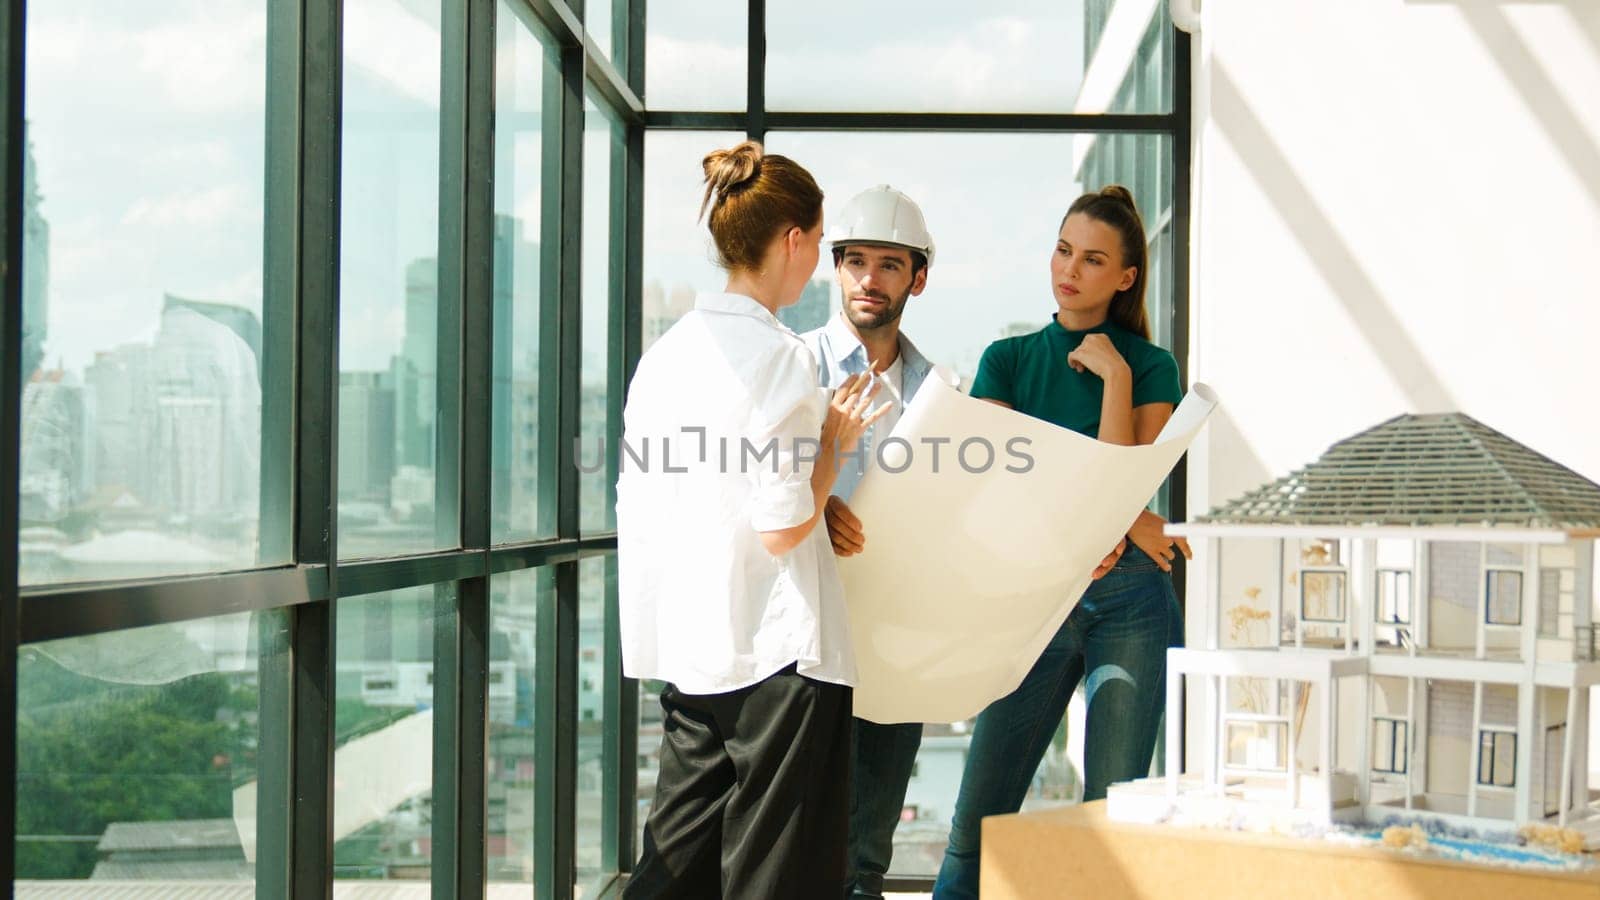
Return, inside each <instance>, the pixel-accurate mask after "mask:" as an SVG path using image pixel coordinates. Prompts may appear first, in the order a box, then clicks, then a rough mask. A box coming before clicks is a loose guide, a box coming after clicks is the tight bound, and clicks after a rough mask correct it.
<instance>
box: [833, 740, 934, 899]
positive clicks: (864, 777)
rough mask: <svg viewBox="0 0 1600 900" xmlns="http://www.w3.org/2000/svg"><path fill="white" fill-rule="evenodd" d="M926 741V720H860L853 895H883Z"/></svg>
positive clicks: (855, 777)
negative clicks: (919, 750) (914, 768)
mask: <svg viewBox="0 0 1600 900" xmlns="http://www.w3.org/2000/svg"><path fill="white" fill-rule="evenodd" d="M920 746H922V725H921V723H918V722H912V723H910V724H902V725H879V724H878V723H876V722H868V721H867V720H865V719H856V720H855V771H854V773H853V776H852V778H853V781H854V786H853V788H852V792H851V798H850V870H849V880H850V881H849V889H848V890H847V892H846V896H847V897H852V898H862V897H882V896H883V874H884V873H885V872H887V871H888V870H889V857H890V855H891V854H893V852H894V829H895V826H896V825H898V824H900V811H901V810H902V809H904V808H905V803H906V785H907V784H909V783H910V781H911V767H912V765H913V764H915V763H916V761H917V748H918V747H920Z"/></svg>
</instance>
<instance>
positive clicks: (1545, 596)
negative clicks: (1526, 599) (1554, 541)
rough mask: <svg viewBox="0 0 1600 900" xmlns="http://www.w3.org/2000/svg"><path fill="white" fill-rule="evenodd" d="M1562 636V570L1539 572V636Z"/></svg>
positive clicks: (1543, 570) (1542, 570)
mask: <svg viewBox="0 0 1600 900" xmlns="http://www.w3.org/2000/svg"><path fill="white" fill-rule="evenodd" d="M1560 634H1561V570H1560V569H1540V570H1539V636H1540V637H1557V636H1559V635H1560Z"/></svg>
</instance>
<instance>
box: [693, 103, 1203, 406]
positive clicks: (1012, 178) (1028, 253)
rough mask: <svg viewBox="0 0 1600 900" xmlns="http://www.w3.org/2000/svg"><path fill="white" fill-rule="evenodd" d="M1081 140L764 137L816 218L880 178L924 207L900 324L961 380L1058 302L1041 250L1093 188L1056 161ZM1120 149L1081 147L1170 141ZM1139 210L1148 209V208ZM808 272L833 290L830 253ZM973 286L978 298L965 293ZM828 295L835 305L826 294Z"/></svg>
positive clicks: (1167, 298) (1164, 306) (1167, 303)
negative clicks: (925, 248) (918, 272)
mask: <svg viewBox="0 0 1600 900" xmlns="http://www.w3.org/2000/svg"><path fill="white" fill-rule="evenodd" d="M1083 139H1084V136H1083V135H1062V134H882V133H871V132H867V133H849V134H845V133H836V132H806V133H797V132H773V133H771V134H770V135H768V139H767V146H768V149H769V150H771V152H773V153H782V154H785V155H787V156H791V157H793V158H794V159H795V160H796V161H797V162H799V163H800V164H801V165H803V166H805V167H806V168H807V169H809V170H810V171H811V173H812V175H813V176H815V177H816V179H817V183H818V184H819V185H820V186H821V187H822V190H823V193H824V194H825V199H824V201H823V217H824V219H825V221H832V217H834V216H836V215H838V212H839V210H840V209H841V208H842V207H843V206H844V204H845V203H846V202H847V201H848V200H849V199H850V198H851V197H852V196H854V195H855V194H857V193H859V192H861V191H863V190H866V189H867V188H870V187H872V186H873V185H877V184H883V183H885V182H888V183H890V184H892V185H893V186H894V187H895V188H898V189H899V190H902V191H905V192H906V193H907V194H908V195H909V196H910V197H911V198H912V199H913V200H914V201H916V203H917V205H918V206H920V207H921V208H922V212H923V215H924V217H925V218H926V220H927V223H928V229H929V231H930V232H931V233H932V235H933V238H934V241H935V242H936V243H937V245H938V254H937V256H936V258H935V260H934V265H933V267H932V268H931V269H930V270H929V273H928V282H927V288H926V290H924V291H923V293H922V294H921V295H920V296H918V297H915V298H913V299H912V300H911V302H910V303H909V304H908V305H907V307H906V312H905V315H904V318H903V319H902V327H903V328H904V329H905V333H906V334H907V336H909V337H911V339H912V340H914V341H915V342H916V344H917V347H918V348H919V349H921V350H922V352H923V353H924V354H925V355H926V356H927V357H928V358H929V359H930V360H932V361H933V362H935V363H938V364H941V365H944V366H945V367H947V368H949V369H951V370H952V371H954V372H956V373H957V374H959V375H960V376H961V384H962V386H963V388H965V387H968V386H970V385H971V384H972V378H973V376H974V375H975V374H976V373H977V369H978V359H979V357H980V356H982V354H983V351H984V348H986V347H987V346H988V345H989V344H990V343H991V342H992V341H994V340H997V339H999V338H1002V337H1007V336H1010V335H1013V334H1019V333H1026V332H1031V331H1036V330H1038V329H1040V328H1043V327H1044V326H1045V325H1046V324H1047V323H1048V322H1049V320H1050V316H1052V315H1054V313H1055V311H1056V304H1055V300H1054V298H1053V297H1052V296H1051V293H1050V288H1049V285H1050V282H1049V280H1048V277H1049V265H1050V258H1049V257H1050V252H1051V248H1052V247H1053V246H1054V243H1055V238H1056V234H1057V232H1058V229H1059V228H1060V225H1061V217H1062V216H1063V215H1064V214H1065V213H1066V211H1067V206H1068V205H1069V204H1070V203H1071V202H1072V199H1073V198H1074V197H1076V196H1077V195H1078V194H1080V193H1082V192H1083V191H1084V190H1085V189H1089V188H1093V189H1098V188H1099V187H1101V184H1099V183H1087V182H1083V181H1080V180H1079V179H1077V178H1076V177H1074V174H1073V172H1072V171H1069V167H1067V166H1063V165H1061V160H1063V159H1071V158H1072V157H1073V153H1074V148H1075V147H1078V146H1080V142H1081V141H1082V140H1083ZM1128 147H1130V148H1132V149H1131V150H1128V151H1122V150H1118V149H1117V148H1116V147H1114V146H1113V145H1110V144H1098V145H1097V148H1091V150H1090V151H1088V152H1089V153H1090V156H1087V157H1085V163H1086V165H1087V164H1092V163H1094V160H1095V159H1096V157H1095V156H1094V155H1093V154H1095V153H1099V154H1100V157H1099V158H1101V159H1108V158H1110V157H1109V156H1107V155H1108V154H1114V153H1120V152H1128V153H1131V154H1132V155H1133V159H1134V164H1135V165H1148V164H1149V162H1150V160H1152V159H1159V158H1165V157H1168V156H1170V154H1171V141H1170V139H1168V138H1167V137H1165V136H1161V135H1136V136H1132V137H1131V143H1129V144H1128ZM707 149H710V146H708V147H707ZM1141 154H1142V155H1141ZM975 159H991V160H1005V161H1006V162H1005V165H1004V166H998V167H993V168H990V169H986V170H981V171H979V170H974V169H973V167H972V160H975ZM696 172H698V168H696V169H694V170H692V171H691V172H690V174H689V175H688V176H687V177H688V178H690V179H694V178H695V173H696ZM985 173H988V174H985ZM1023 173H1026V174H1023ZM1170 196H1171V191H1170V188H1169V187H1163V188H1161V189H1160V190H1157V191H1153V192H1152V194H1151V196H1150V198H1148V199H1147V198H1143V197H1135V200H1136V201H1137V202H1138V203H1139V204H1140V205H1141V207H1147V206H1148V205H1149V204H1150V203H1154V202H1156V200H1157V199H1159V198H1170ZM697 202H698V201H697ZM1166 202H1168V203H1170V200H1167V201H1166ZM1145 218H1146V221H1153V220H1154V219H1155V218H1157V216H1155V215H1152V214H1150V213H1149V212H1147V213H1146V215H1145ZM816 278H817V279H825V280H826V281H827V282H829V283H830V287H829V292H830V294H833V295H836V294H837V292H838V289H837V287H836V286H833V285H832V284H831V283H832V282H834V281H835V276H834V272H833V258H832V255H831V254H829V253H826V252H824V253H823V254H821V259H820V260H819V261H818V265H817V273H816ZM719 286H720V285H719ZM1166 289H1167V290H1168V292H1169V293H1168V294H1166V295H1163V296H1158V295H1156V294H1155V293H1154V292H1149V293H1148V294H1147V297H1146V308H1147V309H1148V311H1149V314H1150V318H1151V320H1152V321H1160V320H1163V319H1167V318H1169V317H1170V316H1171V309H1172V298H1171V295H1170V284H1169V285H1168V286H1167V288H1166ZM980 294H981V296H982V302H981V303H979V302H974V301H973V300H972V298H973V297H975V296H978V295H980ZM829 303H830V304H833V303H835V300H834V299H833V297H831V296H830V298H829Z"/></svg>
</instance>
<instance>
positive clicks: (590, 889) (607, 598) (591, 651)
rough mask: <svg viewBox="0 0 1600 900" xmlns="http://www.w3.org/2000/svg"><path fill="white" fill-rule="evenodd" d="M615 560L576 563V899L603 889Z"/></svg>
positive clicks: (592, 560) (608, 802)
mask: <svg viewBox="0 0 1600 900" xmlns="http://www.w3.org/2000/svg"><path fill="white" fill-rule="evenodd" d="M612 559H614V557H598V556H592V557H589V558H587V559H584V560H582V561H580V562H579V563H578V796H577V811H578V834H577V872H578V879H577V884H576V885H575V887H576V891H575V896H578V897H592V896H595V895H596V894H597V893H598V891H599V889H600V888H602V887H604V874H605V873H604V870H605V860H604V859H603V857H602V847H603V845H604V829H605V828H606V826H607V824H608V823H609V822H610V821H611V817H610V816H609V815H607V813H606V809H607V807H608V806H609V805H610V800H611V798H609V797H607V796H606V794H605V784H606V781H607V778H606V766H607V764H608V762H609V761H608V759H607V754H606V752H605V687H606V667H607V662H608V660H607V658H606V643H605V627H606V616H607V615H608V614H609V613H608V610H609V609H610V608H611V606H612V604H614V603H615V595H616V566H615V565H613V564H612V563H611V562H610V560H612ZM613 764H614V763H613ZM641 846H642V845H641Z"/></svg>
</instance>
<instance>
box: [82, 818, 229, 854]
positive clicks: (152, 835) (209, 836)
mask: <svg viewBox="0 0 1600 900" xmlns="http://www.w3.org/2000/svg"><path fill="white" fill-rule="evenodd" d="M238 846H239V829H238V828H237V827H236V826H235V825H234V823H233V820H232V819H189V820H186V821H158V822H112V823H111V824H109V825H107V826H106V831H105V834H104V835H102V836H101V837H100V844H99V847H98V849H99V850H100V852H101V853H115V852H124V851H129V850H193V849H197V848H208V849H214V848H237V847H238Z"/></svg>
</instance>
